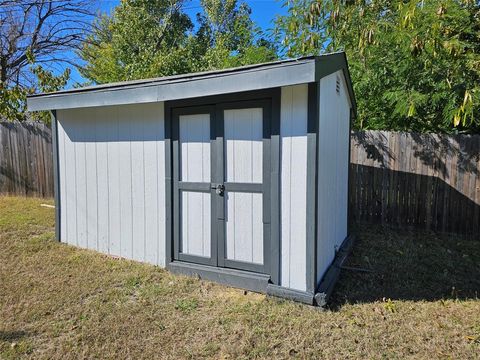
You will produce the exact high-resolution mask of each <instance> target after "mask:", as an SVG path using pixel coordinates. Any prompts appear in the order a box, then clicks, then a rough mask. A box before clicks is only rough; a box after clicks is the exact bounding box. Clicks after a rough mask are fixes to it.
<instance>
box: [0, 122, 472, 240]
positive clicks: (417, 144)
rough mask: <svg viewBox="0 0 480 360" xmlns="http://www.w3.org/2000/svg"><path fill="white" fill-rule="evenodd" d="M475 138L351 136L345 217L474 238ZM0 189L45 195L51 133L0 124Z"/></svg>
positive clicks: (48, 193)
mask: <svg viewBox="0 0 480 360" xmlns="http://www.w3.org/2000/svg"><path fill="white" fill-rule="evenodd" d="M479 158H480V135H454V136H451V135H436V134H416V133H399V132H387V131H358V132H353V133H352V138H351V164H350V200H349V201H350V204H349V206H350V215H351V220H352V221H353V222H364V223H377V224H385V225H393V226H397V227H402V228H404V227H412V228H422V229H428V230H434V231H440V232H454V233H458V234H464V235H473V236H475V237H478V238H480V161H479ZM0 194H15V195H26V196H42V197H52V196H53V165H52V142H51V130H50V128H49V127H47V126H46V125H44V124H42V123H31V122H30V123H27V122H22V123H19V122H16V123H11V122H1V123H0Z"/></svg>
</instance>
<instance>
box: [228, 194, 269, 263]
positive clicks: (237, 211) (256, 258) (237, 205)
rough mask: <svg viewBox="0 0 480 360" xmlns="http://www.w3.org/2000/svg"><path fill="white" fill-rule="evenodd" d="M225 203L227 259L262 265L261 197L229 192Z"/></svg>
mask: <svg viewBox="0 0 480 360" xmlns="http://www.w3.org/2000/svg"><path fill="white" fill-rule="evenodd" d="M225 202H226V213H225V223H226V258H227V259H229V260H237V261H243V262H251V263H254V264H263V221H262V219H263V210H262V194H255V193H243V192H233V191H232V192H230V191H228V192H227V193H226V194H225Z"/></svg>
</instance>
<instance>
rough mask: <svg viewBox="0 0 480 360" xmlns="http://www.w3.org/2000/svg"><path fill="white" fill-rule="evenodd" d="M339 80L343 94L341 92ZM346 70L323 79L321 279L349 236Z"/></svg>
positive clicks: (319, 218)
mask: <svg viewBox="0 0 480 360" xmlns="http://www.w3.org/2000/svg"><path fill="white" fill-rule="evenodd" d="M337 79H338V80H339V85H340V86H339V93H337V90H336V87H337ZM349 101H350V100H349V96H348V92H347V88H346V84H345V78H344V75H343V72H342V71H338V72H336V73H334V74H331V75H329V76H326V77H325V78H323V79H321V81H320V111H319V114H320V119H319V134H318V141H319V144H318V151H319V153H318V213H317V216H318V232H317V237H318V247H317V252H318V253H317V256H318V257H317V281H320V280H321V278H322V276H323V274H324V272H325V270H326V269H327V268H328V266H329V265H330V264H331V262H332V261H333V259H334V256H335V249H336V248H338V247H339V246H340V245H341V244H342V242H343V240H344V239H345V238H346V236H347V207H348V199H347V195H348V149H349V136H350V134H349V122H350V102H349Z"/></svg>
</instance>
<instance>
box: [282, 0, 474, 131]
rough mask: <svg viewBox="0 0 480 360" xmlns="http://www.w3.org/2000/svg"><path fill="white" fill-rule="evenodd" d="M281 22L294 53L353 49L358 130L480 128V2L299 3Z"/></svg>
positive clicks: (294, 0)
mask: <svg viewBox="0 0 480 360" xmlns="http://www.w3.org/2000/svg"><path fill="white" fill-rule="evenodd" d="M286 5H288V14H287V15H286V16H283V17H280V18H278V19H277V23H276V31H277V35H278V36H279V37H280V38H281V39H282V40H283V45H284V47H285V52H286V54H287V55H288V56H299V55H307V54H308V55H312V54H320V53H323V52H330V51H337V50H345V51H346V53H347V56H348V59H349V65H350V71H351V75H352V79H353V82H354V87H355V93H356V97H357V102H358V108H359V116H358V119H357V120H356V126H357V127H358V128H362V129H390V130H407V131H436V132H457V131H459V132H461V131H469V132H478V131H479V130H480V115H479V110H480V53H479V51H480V2H479V1H478V0H368V1H366V0H349V1H344V0H314V1H311V0H291V1H287V2H286Z"/></svg>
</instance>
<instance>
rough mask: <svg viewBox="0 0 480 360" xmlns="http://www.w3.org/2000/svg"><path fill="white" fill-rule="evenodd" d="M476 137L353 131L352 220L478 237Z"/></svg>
mask: <svg viewBox="0 0 480 360" xmlns="http://www.w3.org/2000/svg"><path fill="white" fill-rule="evenodd" d="M479 157H480V136H479V135H453V136H452V135H436V134H416V133H399V132H387V131H362V132H354V133H353V134H352V142H351V165H350V204H349V205H350V211H351V216H352V221H354V222H367V223H379V224H388V225H393V226H398V227H402V228H405V227H412V228H422V229H428V230H434V231H439V232H453V233H458V234H463V235H472V236H474V237H476V238H480V161H479Z"/></svg>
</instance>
